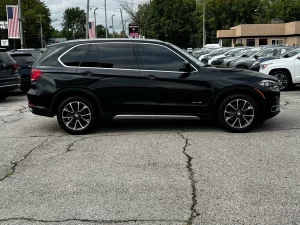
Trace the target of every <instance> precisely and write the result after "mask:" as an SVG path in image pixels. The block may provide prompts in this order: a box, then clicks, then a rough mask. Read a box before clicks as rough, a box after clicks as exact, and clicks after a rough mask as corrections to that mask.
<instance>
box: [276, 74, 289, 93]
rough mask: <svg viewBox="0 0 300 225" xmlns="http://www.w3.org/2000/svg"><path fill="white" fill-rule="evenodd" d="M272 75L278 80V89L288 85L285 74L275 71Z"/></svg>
mask: <svg viewBox="0 0 300 225" xmlns="http://www.w3.org/2000/svg"><path fill="white" fill-rule="evenodd" d="M274 77H275V78H277V80H278V81H279V89H280V90H283V89H285V88H286V87H287V86H288V78H287V77H286V75H285V74H282V73H276V74H274Z"/></svg>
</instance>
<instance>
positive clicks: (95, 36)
mask: <svg viewBox="0 0 300 225" xmlns="http://www.w3.org/2000/svg"><path fill="white" fill-rule="evenodd" d="M97 9H98V8H96V9H94V21H95V38H97V22H96V10H97Z"/></svg>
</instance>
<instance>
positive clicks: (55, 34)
mask: <svg viewBox="0 0 300 225" xmlns="http://www.w3.org/2000/svg"><path fill="white" fill-rule="evenodd" d="M51 37H52V38H63V37H64V35H63V33H62V32H61V31H60V30H57V29H54V30H53V33H52V35H51Z"/></svg>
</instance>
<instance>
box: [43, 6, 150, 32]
mask: <svg viewBox="0 0 300 225" xmlns="http://www.w3.org/2000/svg"><path fill="white" fill-rule="evenodd" d="M44 1H45V3H46V5H47V6H48V7H49V9H50V11H51V19H52V21H53V22H52V26H53V27H54V28H56V29H58V30H61V29H62V27H61V22H62V15H63V13H64V11H65V9H67V8H68V7H76V6H79V7H80V8H81V9H84V10H85V11H86V7H87V6H86V5H87V0H44ZM104 1H105V0H90V21H94V9H95V8H96V7H97V8H98V9H97V10H96V22H97V24H102V25H104V26H105V10H104ZM124 1H127V2H130V3H131V4H132V5H133V6H134V7H135V8H136V7H137V5H138V4H141V3H144V2H147V1H148V0H106V5H107V26H108V27H110V26H111V24H112V20H111V17H112V15H115V16H114V18H113V20H114V30H115V31H116V32H119V31H121V30H122V22H121V21H122V20H121V13H120V9H121V5H120V2H124ZM122 11H123V19H124V20H128V21H129V22H130V20H129V19H130V17H129V16H128V14H127V13H126V12H125V11H124V10H122ZM127 25H128V23H127ZM125 30H126V32H127V28H126V27H125Z"/></svg>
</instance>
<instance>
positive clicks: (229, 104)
mask: <svg viewBox="0 0 300 225" xmlns="http://www.w3.org/2000/svg"><path fill="white" fill-rule="evenodd" d="M228 105H229V106H231V107H232V108H233V109H234V110H237V108H235V107H234V106H233V105H232V104H231V103H229V104H228Z"/></svg>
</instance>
